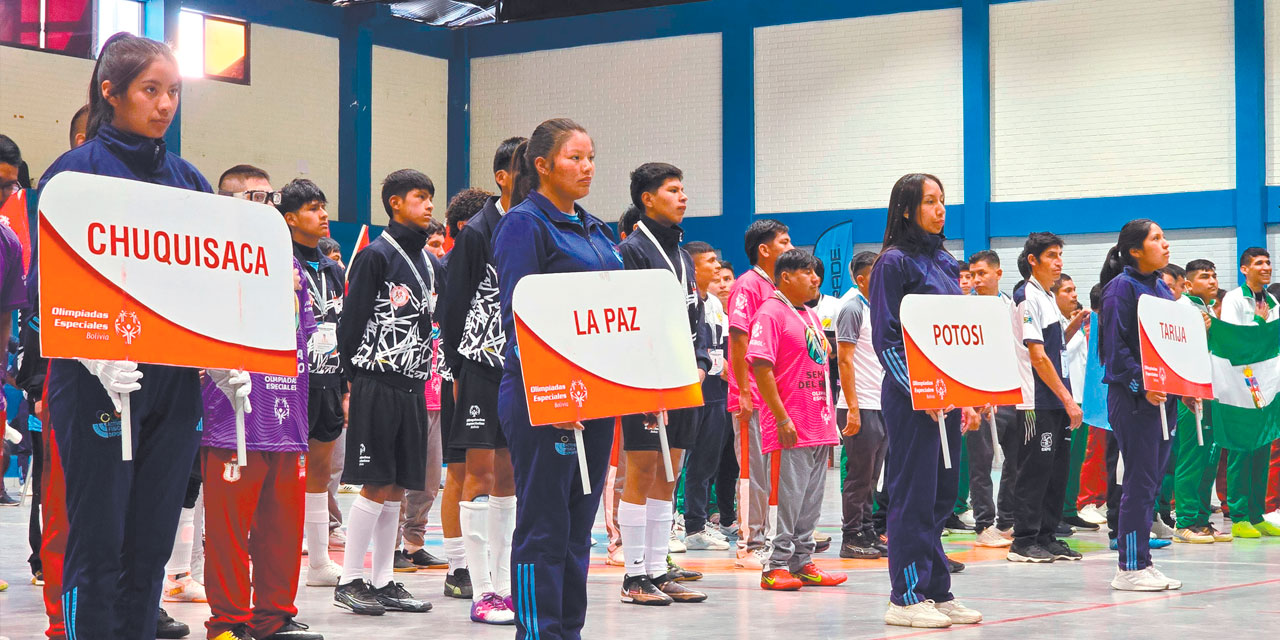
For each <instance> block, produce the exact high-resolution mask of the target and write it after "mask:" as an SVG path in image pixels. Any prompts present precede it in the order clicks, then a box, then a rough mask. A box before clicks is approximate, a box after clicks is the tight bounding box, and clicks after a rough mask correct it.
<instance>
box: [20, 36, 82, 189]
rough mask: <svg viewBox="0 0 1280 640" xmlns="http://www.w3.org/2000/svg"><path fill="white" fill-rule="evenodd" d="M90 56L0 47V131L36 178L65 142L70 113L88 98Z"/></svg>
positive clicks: (69, 123) (61, 149)
mask: <svg viewBox="0 0 1280 640" xmlns="http://www.w3.org/2000/svg"><path fill="white" fill-rule="evenodd" d="M92 74H93V60H86V59H83V58H74V57H71V56H64V55H58V54H53V53H46V52H43V51H31V50H29V49H19V48H17V47H0V85H2V87H3V88H0V114H3V119H0V134H4V135H6V136H9V137H10V138H12V139H13V141H14V142H15V143H17V145H18V148H20V149H21V150H22V159H23V160H25V161H26V162H27V167H28V168H29V169H30V170H31V180H32V182H36V181H38V180H39V179H40V175H41V174H42V173H44V170H45V168H46V167H48V166H49V164H50V163H52V162H53V161H54V160H55V159H57V157H58V156H60V155H62V154H63V153H64V152H65V151H67V149H70V148H71V142H70V140H69V139H68V137H69V136H68V134H69V132H70V129H71V116H73V115H75V113H76V110H77V109H79V108H80V107H81V106H83V105H84V103H85V102H86V101H87V100H88V99H89V76H90V75H92Z"/></svg>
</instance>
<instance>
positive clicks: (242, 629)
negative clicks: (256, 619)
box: [213, 624, 253, 640]
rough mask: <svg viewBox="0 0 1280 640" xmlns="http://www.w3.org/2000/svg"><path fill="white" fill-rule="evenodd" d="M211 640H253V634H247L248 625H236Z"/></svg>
mask: <svg viewBox="0 0 1280 640" xmlns="http://www.w3.org/2000/svg"><path fill="white" fill-rule="evenodd" d="M213 640H253V634H252V633H249V625H247V624H238V625H235V626H233V627H231V628H230V629H227V630H226V631H223V632H222V633H219V634H218V635H216V636H214V638H213Z"/></svg>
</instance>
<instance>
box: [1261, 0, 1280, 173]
mask: <svg viewBox="0 0 1280 640" xmlns="http://www.w3.org/2000/svg"><path fill="white" fill-rule="evenodd" d="M1263 7H1264V10H1265V11H1266V22H1265V23H1264V25H1263V33H1264V35H1263V37H1264V38H1265V47H1266V64H1265V69H1266V79H1267V80H1266V81H1267V85H1266V93H1265V94H1264V96H1265V98H1264V99H1265V101H1266V113H1267V116H1266V117H1267V184H1280V109H1278V108H1277V107H1280V103H1278V102H1277V101H1280V2H1274V1H1273V2H1265V3H1263Z"/></svg>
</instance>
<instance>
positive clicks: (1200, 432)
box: [1196, 400, 1204, 447]
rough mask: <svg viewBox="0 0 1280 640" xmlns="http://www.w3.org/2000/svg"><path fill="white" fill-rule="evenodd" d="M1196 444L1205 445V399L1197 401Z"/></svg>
mask: <svg viewBox="0 0 1280 640" xmlns="http://www.w3.org/2000/svg"><path fill="white" fill-rule="evenodd" d="M1196 445H1197V446H1201V447H1203V446H1204V401H1203V400H1201V401H1200V402H1197V403H1196Z"/></svg>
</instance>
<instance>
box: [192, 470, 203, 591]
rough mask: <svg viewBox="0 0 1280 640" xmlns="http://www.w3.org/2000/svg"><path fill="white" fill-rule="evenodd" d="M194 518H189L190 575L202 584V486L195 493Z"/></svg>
mask: <svg viewBox="0 0 1280 640" xmlns="http://www.w3.org/2000/svg"><path fill="white" fill-rule="evenodd" d="M194 510H195V518H193V519H192V520H191V524H192V527H191V577H192V578H194V579H195V581H196V582H199V583H200V584H204V515H205V514H204V486H203V485H202V486H201V487H200V493H198V494H196V506H195V508H194Z"/></svg>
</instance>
